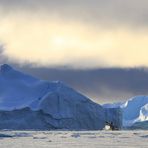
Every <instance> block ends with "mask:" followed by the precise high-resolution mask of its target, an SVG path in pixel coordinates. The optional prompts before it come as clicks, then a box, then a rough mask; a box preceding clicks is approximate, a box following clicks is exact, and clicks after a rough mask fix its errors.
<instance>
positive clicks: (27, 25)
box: [0, 0, 148, 68]
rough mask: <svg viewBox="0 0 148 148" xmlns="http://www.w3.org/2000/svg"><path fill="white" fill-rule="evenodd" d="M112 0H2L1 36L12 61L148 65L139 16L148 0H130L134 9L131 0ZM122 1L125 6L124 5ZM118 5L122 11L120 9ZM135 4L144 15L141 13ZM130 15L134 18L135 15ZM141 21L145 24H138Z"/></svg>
mask: <svg viewBox="0 0 148 148" xmlns="http://www.w3.org/2000/svg"><path fill="white" fill-rule="evenodd" d="M31 2H32V3H31ZM111 2H112V3H110V2H109V1H107V2H106V3H105V2H102V3H101V1H98V2H97V1H94V0H93V3H92V5H90V4H91V3H90V1H86V3H84V1H82V3H80V6H81V7H79V5H78V1H75V2H72V1H71V2H66V1H63V3H61V2H60V1H58V0H56V2H52V1H46V0H44V1H43V2H41V1H39V0H38V1H37V2H36V4H35V1H33V0H31V1H30V2H29V1H24V2H19V1H17V0H16V1H14V2H11V3H10V2H9V1H3V0H0V4H1V6H0V7H1V8H2V9H1V10H0V41H1V42H2V43H3V44H4V47H5V51H4V52H3V54H4V55H5V56H6V57H8V60H10V61H11V60H12V61H17V62H18V63H26V62H29V63H34V64H35V65H38V66H64V65H66V66H70V67H73V68H96V67H113V66H120V67H133V66H147V65H148V60H147V54H148V50H147V49H148V28H147V27H146V24H147V22H146V21H145V22H142V21H141V22H139V20H138V19H137V18H143V17H144V14H145V15H146V14H147V11H146V9H145V4H146V3H147V2H146V1H144V0H143V1H142V3H140V4H139V3H138V1H136V3H135V5H134V6H133V7H132V3H133V1H132V2H130V3H129V6H130V7H131V8H132V10H131V13H130V14H129V13H128V11H129V8H128V7H127V6H128V5H127V4H128V3H127V1H125V2H124V3H123V2H121V3H119V2H118V3H117V4H116V5H113V4H114V3H115V2H116V0H112V1H111ZM56 4H57V5H56ZM95 4H96V5H102V8H104V10H103V9H102V8H101V6H99V10H97V9H96V6H95ZM109 4H111V5H109ZM121 4H123V6H124V8H122V9H120V8H121ZM142 4H143V5H142ZM48 7H49V10H48V9H47V8H48ZM115 7H116V8H117V11H118V12H120V13H119V14H118V13H117V14H116V13H115V11H114V8H115ZM76 8H77V9H76ZM80 8H81V9H80ZM88 8H89V9H90V10H89V9H88ZM138 8H139V9H140V10H141V11H140V10H139V9H138ZM126 10H127V13H125V14H124V15H126V16H124V15H123V12H126ZM134 10H137V11H138V14H137V15H140V16H141V17H139V16H138V17H137V18H136V14H135V15H134V13H133V12H135V11H134ZM142 10H143V11H142ZM77 11H78V12H77ZM104 11H105V12H104ZM7 12H8V13H7ZM68 12H69V13H68ZM80 12H81V13H80ZM95 12H96V13H95ZM101 12H102V13H103V12H104V15H101V14H102V13H101ZM144 12H145V13H144ZM135 13H136V12H135ZM109 14H110V15H109ZM128 14H129V15H128ZM130 16H131V17H130ZM130 18H133V19H131V21H130ZM142 20H144V19H142ZM131 22H132V23H131ZM138 22H139V23H140V24H143V25H141V27H136V26H138V25H137V24H138ZM133 24H135V25H133ZM132 26H133V27H132Z"/></svg>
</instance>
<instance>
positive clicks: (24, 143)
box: [0, 131, 148, 148]
mask: <svg viewBox="0 0 148 148" xmlns="http://www.w3.org/2000/svg"><path fill="white" fill-rule="evenodd" d="M0 148H148V131H114V132H113V131H95V132H94V131H81V132H80V131H78V132H76V131H0Z"/></svg>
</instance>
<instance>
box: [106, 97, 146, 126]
mask: <svg viewBox="0 0 148 148" xmlns="http://www.w3.org/2000/svg"><path fill="white" fill-rule="evenodd" d="M104 107H105V108H114V107H120V108H121V109H122V113H123V126H124V127H130V126H132V125H134V124H135V123H140V122H141V123H142V122H145V121H148V96H137V97H133V98H131V99H129V100H128V101H126V102H123V103H115V104H105V105H104Z"/></svg>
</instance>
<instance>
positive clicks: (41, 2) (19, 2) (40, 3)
mask: <svg viewBox="0 0 148 148" xmlns="http://www.w3.org/2000/svg"><path fill="white" fill-rule="evenodd" d="M0 6H1V8H3V10H7V11H11V12H14V11H15V10H20V11H31V12H33V13H36V12H37V11H44V12H46V13H47V14H48V15H56V16H59V17H60V18H66V19H70V20H73V19H77V20H81V21H85V22H88V23H90V22H91V23H94V24H96V25H97V24H98V23H99V24H106V25H108V23H109V25H116V24H121V25H124V24H126V25H133V26H139V25H147V24H148V21H147V17H148V9H147V6H148V1H147V0H0Z"/></svg>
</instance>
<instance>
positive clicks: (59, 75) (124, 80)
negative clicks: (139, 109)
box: [17, 65, 148, 102]
mask: <svg viewBox="0 0 148 148" xmlns="http://www.w3.org/2000/svg"><path fill="white" fill-rule="evenodd" d="M17 68H18V69H19V70H21V71H24V72H26V73H29V74H31V75H34V76H36V77H39V78H41V79H45V80H50V81H53V80H60V81H63V82H65V83H66V84H68V85H69V86H71V87H73V88H75V89H76V90H78V91H80V92H82V93H83V94H84V95H87V96H88V97H90V98H92V99H94V100H95V101H97V102H109V101H110V102H111V101H121V100H127V99H128V98H130V97H133V96H137V95H148V91H147V90H148V70H147V69H144V68H130V69H124V68H101V69H92V70H90V69H89V70H76V69H66V68H62V67H59V68H33V67H31V66H29V65H26V66H23V67H18V66H17Z"/></svg>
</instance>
